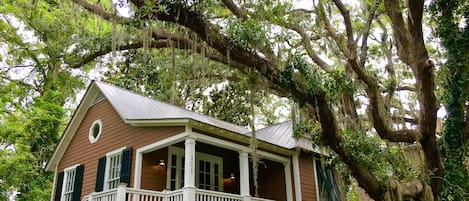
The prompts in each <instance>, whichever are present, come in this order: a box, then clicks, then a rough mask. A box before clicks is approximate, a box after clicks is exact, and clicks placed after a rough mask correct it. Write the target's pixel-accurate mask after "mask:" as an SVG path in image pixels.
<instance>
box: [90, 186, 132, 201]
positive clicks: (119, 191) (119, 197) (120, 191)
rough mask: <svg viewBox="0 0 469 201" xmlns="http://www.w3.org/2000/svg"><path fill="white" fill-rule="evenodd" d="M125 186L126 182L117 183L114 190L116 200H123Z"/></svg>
mask: <svg viewBox="0 0 469 201" xmlns="http://www.w3.org/2000/svg"><path fill="white" fill-rule="evenodd" d="M126 188H127V184H126V183H123V182H121V183H119V184H118V185H117V192H116V200H117V201H125V190H126ZM90 201H93V200H90Z"/></svg>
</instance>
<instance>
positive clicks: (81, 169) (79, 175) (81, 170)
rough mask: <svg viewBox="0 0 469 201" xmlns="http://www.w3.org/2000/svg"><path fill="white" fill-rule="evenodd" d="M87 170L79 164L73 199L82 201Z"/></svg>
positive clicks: (73, 200) (76, 171)
mask: <svg viewBox="0 0 469 201" xmlns="http://www.w3.org/2000/svg"><path fill="white" fill-rule="evenodd" d="M84 171H85V166H83V165H79V166H78V167H77V168H76V169H75V183H74V184H73V195H72V201H80V196H81V186H82V183H83V173H84Z"/></svg>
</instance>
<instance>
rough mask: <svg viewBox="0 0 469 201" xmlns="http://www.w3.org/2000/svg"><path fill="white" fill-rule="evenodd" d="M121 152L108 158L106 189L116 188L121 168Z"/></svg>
mask: <svg viewBox="0 0 469 201" xmlns="http://www.w3.org/2000/svg"><path fill="white" fill-rule="evenodd" d="M121 158H122V152H119V153H116V154H113V155H110V156H108V160H107V161H108V164H107V166H108V167H107V171H106V173H107V177H106V178H107V179H106V189H113V188H117V185H118V184H119V179H120V172H121V166H122V159H121Z"/></svg>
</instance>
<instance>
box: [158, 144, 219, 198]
mask: <svg viewBox="0 0 469 201" xmlns="http://www.w3.org/2000/svg"><path fill="white" fill-rule="evenodd" d="M173 154H175V155H176V160H177V163H176V189H181V188H183V187H184V186H181V178H182V176H183V175H181V168H182V164H181V163H184V161H182V162H180V161H181V160H179V159H180V158H182V157H183V156H184V155H185V151H184V148H180V147H175V146H169V147H168V163H167V165H166V167H167V168H166V171H167V172H166V175H167V176H166V189H170V188H171V164H172V157H171V155H173ZM195 159H196V165H195V186H196V187H198V186H199V163H200V160H204V161H208V162H210V164H212V166H213V164H214V163H218V164H219V165H218V175H219V176H218V177H219V181H218V185H219V189H218V191H219V192H223V158H222V157H219V156H214V155H211V154H206V153H200V152H195ZM212 168H213V167H211V169H212ZM182 174H183V173H182ZM214 174H215V172H214V171H211V176H210V179H211V180H210V186H211V190H213V189H214V184H215V182H214V178H215V176H214Z"/></svg>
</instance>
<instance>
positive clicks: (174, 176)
mask: <svg viewBox="0 0 469 201" xmlns="http://www.w3.org/2000/svg"><path fill="white" fill-rule="evenodd" d="M184 160H185V159H184V149H181V148H178V147H172V146H171V147H169V148H168V164H169V166H168V170H167V171H168V172H167V175H170V177H168V180H167V183H166V186H168V187H169V189H170V190H176V189H180V188H182V187H184V165H185V164H184Z"/></svg>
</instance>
